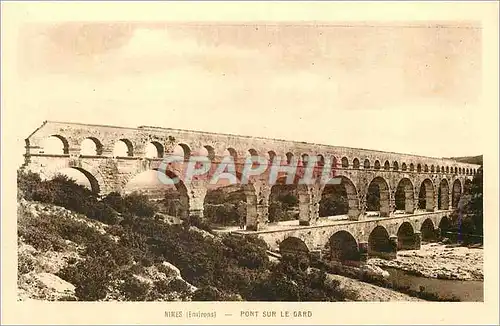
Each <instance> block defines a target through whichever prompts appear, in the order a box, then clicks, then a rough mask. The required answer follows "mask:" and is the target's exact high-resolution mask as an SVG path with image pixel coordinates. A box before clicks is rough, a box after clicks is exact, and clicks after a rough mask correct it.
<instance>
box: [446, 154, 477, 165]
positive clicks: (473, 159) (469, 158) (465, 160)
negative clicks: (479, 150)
mask: <svg viewBox="0 0 500 326" xmlns="http://www.w3.org/2000/svg"><path fill="white" fill-rule="evenodd" d="M450 159H452V160H455V161H458V162H462V163H469V164H479V165H483V155H477V156H462V157H450Z"/></svg>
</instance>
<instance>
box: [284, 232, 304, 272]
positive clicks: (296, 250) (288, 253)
mask: <svg viewBox="0 0 500 326" xmlns="http://www.w3.org/2000/svg"><path fill="white" fill-rule="evenodd" d="M279 250H280V254H281V256H282V257H283V259H286V260H290V259H293V260H294V261H295V262H297V263H298V265H299V266H298V267H299V268H301V269H306V268H307V267H308V266H309V264H310V261H311V255H310V252H309V248H308V247H307V245H306V244H305V242H304V241H302V240H301V239H299V238H296V237H288V238H286V239H284V240H283V241H281V242H280V244H279Z"/></svg>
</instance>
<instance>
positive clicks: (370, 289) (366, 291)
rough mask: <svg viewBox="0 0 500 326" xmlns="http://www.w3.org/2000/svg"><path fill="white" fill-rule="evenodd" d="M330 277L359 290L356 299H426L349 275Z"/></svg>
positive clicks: (344, 286) (345, 285) (342, 286)
mask: <svg viewBox="0 0 500 326" xmlns="http://www.w3.org/2000/svg"><path fill="white" fill-rule="evenodd" d="M327 277H328V279H330V280H336V281H339V282H340V287H341V288H344V289H349V290H354V291H356V292H357V299H356V301H365V302H366V301H369V302H387V301H425V300H422V299H419V298H415V297H412V296H409V295H407V294H404V293H401V292H398V291H395V290H391V289H387V288H383V287H380V286H376V285H373V284H369V283H366V282H362V281H360V280H356V279H352V278H349V277H345V276H341V275H334V274H327Z"/></svg>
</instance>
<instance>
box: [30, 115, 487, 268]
mask: <svg viewBox="0 0 500 326" xmlns="http://www.w3.org/2000/svg"><path fill="white" fill-rule="evenodd" d="M48 137H52V138H58V139H59V141H60V142H61V144H62V147H61V148H62V150H61V152H60V153H56V154H54V153H51V154H48V153H46V152H45V151H44V146H43V144H44V140H46V139H47V138H48ZM88 140H90V141H91V142H92V143H93V145H94V149H95V153H92V154H93V155H88V154H86V155H84V154H82V153H81V144H82V142H84V141H87V142H88ZM117 143H120V144H121V145H122V146H125V147H126V149H127V150H126V153H125V154H124V155H123V156H118V157H116V156H115V155H114V154H113V153H114V152H113V151H114V148H115V146H116V144H117ZM148 144H152V145H154V148H155V149H156V154H155V155H153V156H154V157H151V156H148V157H147V156H146V146H147V145H148ZM149 146H151V145H149ZM170 153H177V154H180V155H182V156H183V157H184V159H185V161H184V162H177V163H173V164H170V165H169V166H168V168H167V170H166V174H167V175H169V176H174V175H175V176H178V177H179V178H180V180H181V182H180V183H178V184H177V185H176V187H177V189H178V191H179V192H181V193H182V194H183V195H184V196H185V197H186V201H187V203H188V207H189V209H188V214H190V215H196V216H200V217H203V203H204V198H205V195H206V193H207V186H208V184H207V180H205V179H194V180H193V181H191V182H189V183H187V182H182V181H184V180H183V177H182V173H180V171H183V168H184V165H185V164H186V163H185V162H187V160H188V159H189V157H191V156H192V155H205V156H207V157H208V158H209V159H210V161H211V162H212V164H214V165H216V164H217V163H218V162H220V161H221V160H222V159H223V158H224V157H225V156H227V155H231V156H232V157H233V159H234V161H235V162H236V164H237V168H236V170H237V173H238V169H240V168H241V166H242V165H243V162H244V159H245V157H247V156H248V154H251V155H260V156H266V157H268V158H269V159H270V160H272V159H273V158H276V157H280V158H283V159H284V160H285V164H286V162H290V159H291V158H297V161H298V162H299V166H300V165H301V164H302V165H306V164H307V163H306V162H307V158H309V157H312V156H314V157H317V158H318V161H317V163H315V164H316V165H317V166H318V167H321V168H323V167H324V164H325V162H328V164H331V167H332V176H333V175H335V178H337V180H338V179H340V180H341V186H342V187H343V189H344V190H345V192H346V193H347V198H348V204H349V208H348V213H347V214H346V216H344V217H343V218H334V219H332V218H324V217H321V218H320V217H319V205H320V200H321V197H322V192H323V191H324V189H325V184H324V183H321V182H316V183H314V184H297V185H296V186H297V189H296V190H297V192H298V200H299V219H298V222H297V223H295V224H290V223H289V224H288V225H273V224H270V223H268V208H269V196H270V194H271V188H272V185H271V184H270V183H269V173H268V171H266V172H265V173H262V174H260V175H257V176H254V177H252V178H251V179H250V182H249V183H248V184H247V185H245V186H242V187H244V193H245V196H246V202H247V204H246V205H247V207H246V214H247V216H246V230H239V231H234V232H235V233H240V234H257V235H258V236H260V237H261V238H263V239H264V240H265V241H266V242H267V243H268V244H269V245H270V247H271V248H272V249H281V250H282V251H286V250H303V251H305V252H308V253H311V252H319V251H321V250H323V251H324V250H325V248H327V249H328V252H329V253H330V254H331V255H332V256H333V257H334V258H335V257H336V258H338V259H351V258H352V259H356V258H355V257H361V259H363V258H364V257H366V255H367V254H370V255H372V254H373V255H388V256H391V254H394V253H395V251H396V250H397V249H416V248H419V247H420V243H421V240H422V239H424V240H426V239H431V238H432V237H433V236H434V235H435V234H436V233H439V230H440V228H445V227H446V225H447V224H448V223H449V215H450V213H451V212H452V210H453V209H454V208H455V207H456V206H457V204H458V199H459V198H460V195H461V194H462V193H463V192H464V191H466V189H467V185H468V184H469V183H470V182H471V180H472V177H473V175H474V174H475V173H476V171H477V169H478V168H479V167H480V166H479V165H474V164H466V163H459V162H456V161H453V160H449V159H440V158H433V157H424V156H417V155H408V154H400V153H392V152H382V151H375V150H366V149H357V148H347V147H337V146H329V145H321V144H311V143H305V142H295V141H284V140H277V139H267V138H258V137H246V136H237V135H228V134H216V133H208V132H199V131H190V130H179V129H169V128H158V127H147V126H143V127H138V128H124V127H115V126H104V125H89V124H79V123H66V122H54V121H45V122H44V123H43V124H42V126H40V127H39V128H38V129H36V130H35V131H34V132H33V133H32V134H31V135H30V136H29V137H28V138H27V139H26V154H25V163H24V165H23V168H24V169H27V170H31V171H33V172H38V173H40V175H41V176H42V177H44V178H52V177H54V176H55V175H56V174H57V173H58V171H60V170H62V169H65V168H73V169H77V170H79V171H80V172H82V173H83V174H85V176H86V177H87V178H88V179H89V182H90V184H91V187H92V191H94V192H96V193H98V194H100V195H105V194H107V193H110V192H123V190H124V189H125V186H126V185H127V183H128V182H129V181H130V180H131V179H132V178H133V177H134V176H136V175H138V174H140V173H142V172H144V171H148V170H155V169H158V167H159V166H160V164H161V162H162V159H163V158H164V157H165V156H166V155H168V154H170ZM373 183H375V184H376V185H378V189H379V191H380V192H379V194H380V199H379V201H380V202H379V207H380V211H379V212H378V214H375V215H376V216H372V215H371V214H368V213H367V212H366V194H367V190H368V187H369V186H370V185H371V184H373ZM401 187H402V188H401ZM400 188H401V189H403V190H404V194H405V196H404V198H405V199H404V209H402V211H401V212H400V211H396V203H395V193H396V190H398V189H400ZM422 191H423V192H425V195H424V197H425V201H424V204H423V205H424V207H419V194H420V197H422V195H421V192H422ZM420 206H422V204H420Z"/></svg>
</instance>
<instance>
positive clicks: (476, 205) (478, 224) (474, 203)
mask: <svg viewBox="0 0 500 326" xmlns="http://www.w3.org/2000/svg"><path fill="white" fill-rule="evenodd" d="M470 192H471V200H470V203H469V205H468V206H469V212H468V213H469V214H470V215H471V217H472V220H473V221H474V226H475V229H476V233H477V234H481V235H482V234H483V167H482V166H481V167H480V168H479V169H478V170H477V173H476V174H475V175H474V178H473V179H472V186H471V189H470Z"/></svg>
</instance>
